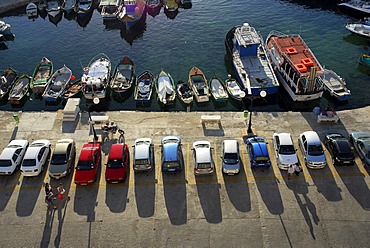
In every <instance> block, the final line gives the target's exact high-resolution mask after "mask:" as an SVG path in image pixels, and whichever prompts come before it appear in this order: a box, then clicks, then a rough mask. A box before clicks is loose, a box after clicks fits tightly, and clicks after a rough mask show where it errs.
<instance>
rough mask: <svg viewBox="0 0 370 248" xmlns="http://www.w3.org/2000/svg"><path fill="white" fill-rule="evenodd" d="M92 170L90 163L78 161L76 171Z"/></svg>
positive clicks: (91, 163)
mask: <svg viewBox="0 0 370 248" xmlns="http://www.w3.org/2000/svg"><path fill="white" fill-rule="evenodd" d="M93 168H94V163H93V162H92V161H83V160H82V161H78V164H77V170H91V169H93Z"/></svg>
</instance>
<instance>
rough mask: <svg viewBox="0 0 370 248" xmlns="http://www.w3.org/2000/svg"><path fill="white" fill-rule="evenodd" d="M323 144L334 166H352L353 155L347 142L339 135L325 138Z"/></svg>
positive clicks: (332, 134)
mask: <svg viewBox="0 0 370 248" xmlns="http://www.w3.org/2000/svg"><path fill="white" fill-rule="evenodd" d="M324 144H325V145H326V147H327V148H328V151H329V153H330V155H331V158H332V161H333V164H334V165H354V164H355V155H354V154H353V152H352V149H351V144H350V143H349V141H348V140H347V139H346V138H345V137H344V136H343V135H341V134H339V133H330V134H327V135H326V136H325V140H324Z"/></svg>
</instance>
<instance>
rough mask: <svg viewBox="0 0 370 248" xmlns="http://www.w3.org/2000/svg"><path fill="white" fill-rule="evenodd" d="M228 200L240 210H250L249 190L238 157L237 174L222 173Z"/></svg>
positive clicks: (242, 166) (241, 162)
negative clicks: (238, 169) (238, 167)
mask: <svg viewBox="0 0 370 248" xmlns="http://www.w3.org/2000/svg"><path fill="white" fill-rule="evenodd" d="M222 176H223V179H224V182H225V188H226V192H227V195H228V196H229V199H230V202H231V203H232V204H233V206H234V207H235V208H236V210H238V211H240V212H249V211H251V199H250V191H249V185H248V181H247V180H246V179H247V175H246V172H245V170H244V165H243V161H242V160H241V159H240V172H239V174H236V175H233V176H228V175H226V174H224V173H222Z"/></svg>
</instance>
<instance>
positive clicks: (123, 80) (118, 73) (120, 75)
mask: <svg viewBox="0 0 370 248" xmlns="http://www.w3.org/2000/svg"><path fill="white" fill-rule="evenodd" d="M135 82H136V75H135V64H134V61H133V60H132V59H131V58H130V57H128V56H124V57H123V58H122V59H121V60H120V61H119V62H118V64H117V65H116V68H115V69H114V72H113V77H112V79H111V81H110V88H111V89H112V90H113V91H114V92H116V93H124V92H126V91H128V90H129V89H130V88H131V87H132V85H135Z"/></svg>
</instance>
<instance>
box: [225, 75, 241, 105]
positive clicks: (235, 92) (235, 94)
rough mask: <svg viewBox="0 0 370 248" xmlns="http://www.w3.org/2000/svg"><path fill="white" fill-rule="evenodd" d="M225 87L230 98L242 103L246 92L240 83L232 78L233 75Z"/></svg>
mask: <svg viewBox="0 0 370 248" xmlns="http://www.w3.org/2000/svg"><path fill="white" fill-rule="evenodd" d="M225 87H226V90H227V92H228V93H229V95H230V97H231V98H233V99H234V100H237V101H242V100H243V98H244V97H245V92H244V91H243V90H241V88H240V86H239V83H238V81H237V80H236V79H235V78H232V77H231V75H228V78H227V79H226V80H225Z"/></svg>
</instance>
